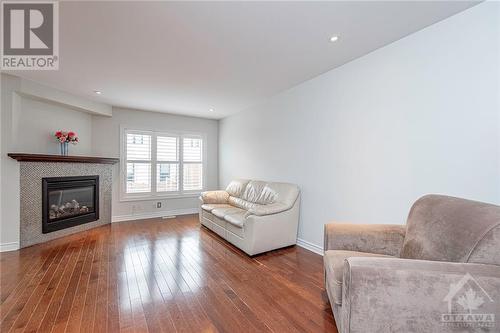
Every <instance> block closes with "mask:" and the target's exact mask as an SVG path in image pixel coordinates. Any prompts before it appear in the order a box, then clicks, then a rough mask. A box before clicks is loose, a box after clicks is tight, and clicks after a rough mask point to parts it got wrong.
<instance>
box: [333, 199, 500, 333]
mask: <svg viewBox="0 0 500 333" xmlns="http://www.w3.org/2000/svg"><path fill="white" fill-rule="evenodd" d="M324 249H325V254H324V266H325V287H326V290H327V293H328V297H329V299H330V304H331V307H332V310H333V313H334V316H335V321H336V323H337V327H338V329H339V332H341V333H347V332H363V333H368V332H384V333H385V332H476V331H477V332H479V331H480V332H500V207H499V206H495V205H491V204H486V203H481V202H476V201H470V200H465V199H459V198H453V197H447V196H441V195H428V196H424V197H422V198H420V199H419V200H417V202H415V204H414V205H413V207H412V208H411V210H410V214H409V216H408V220H407V224H406V226H402V225H401V226H400V225H373V224H372V225H368V224H367V225H359V224H358V225H356V224H339V223H331V224H327V225H325V244H324Z"/></svg>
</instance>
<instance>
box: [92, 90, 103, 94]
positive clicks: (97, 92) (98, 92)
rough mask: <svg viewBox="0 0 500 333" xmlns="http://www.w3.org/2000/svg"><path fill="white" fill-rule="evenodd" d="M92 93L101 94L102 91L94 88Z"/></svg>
mask: <svg viewBox="0 0 500 333" xmlns="http://www.w3.org/2000/svg"><path fill="white" fill-rule="evenodd" d="M94 93H96V94H97V95H100V94H102V92H100V91H99V90H94Z"/></svg>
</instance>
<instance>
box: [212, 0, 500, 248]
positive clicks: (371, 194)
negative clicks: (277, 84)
mask: <svg viewBox="0 0 500 333" xmlns="http://www.w3.org/2000/svg"><path fill="white" fill-rule="evenodd" d="M499 8H500V3H497V2H487V3H483V4H480V5H478V6H475V7H473V8H472V9H469V10H467V11H465V12H462V13H460V14H458V15H456V16H453V17H451V18H449V19H447V20H445V21H442V22H439V23H437V24H435V25H433V26H430V27H428V28H426V29H424V30H422V31H419V32H417V33H415V34H413V35H410V36H408V37H406V38H404V39H402V40H399V41H397V42H395V43H393V44H391V45H388V46H386V47H384V48H381V49H379V50H377V51H375V52H372V53H371V54H368V55H366V56H364V57H362V58H359V59H357V60H355V61H352V62H350V63H348V64H346V65H344V66H342V67H339V68H337V69H335V70H332V71H330V72H328V73H326V74H323V75H321V76H319V77H317V78H314V79H312V80H310V81H307V82H305V83H303V84H300V85H299V86H296V87H294V88H292V89H290V90H288V91H285V92H283V93H281V94H279V95H277V96H274V97H272V98H271V99H269V100H268V101H267V102H266V103H264V104H262V105H258V106H256V107H253V108H251V109H249V110H246V111H244V112H242V113H239V114H237V115H234V116H231V117H228V118H226V119H224V120H222V121H221V123H220V128H219V132H220V133H219V154H220V156H219V168H220V174H219V177H220V185H221V186H225V185H227V183H228V182H229V181H230V180H231V179H233V178H237V177H242V178H257V179H263V180H271V181H288V182H292V183H297V184H299V185H300V187H301V189H302V206H301V222H300V228H299V238H301V239H303V240H305V241H307V242H310V243H313V244H315V245H316V246H317V248H319V247H320V246H321V244H322V241H323V224H324V223H327V222H329V221H332V220H337V221H351V222H353V223H404V222H405V220H406V216H407V213H408V210H409V208H410V206H411V204H412V203H413V202H414V201H415V200H416V199H417V198H418V197H420V196H421V195H423V194H426V193H444V194H449V195H454V196H460V197H466V198H471V199H476V200H482V201H487V202H492V203H497V204H499V203H500V161H499V159H500V157H499V155H500V101H499V98H500V97H499V94H500V93H499V92H500V85H499V74H500V71H499V68H500V53H499V45H500V32H499V29H500V16H499ZM335 47H342V45H341V44H338V45H336V46H335Z"/></svg>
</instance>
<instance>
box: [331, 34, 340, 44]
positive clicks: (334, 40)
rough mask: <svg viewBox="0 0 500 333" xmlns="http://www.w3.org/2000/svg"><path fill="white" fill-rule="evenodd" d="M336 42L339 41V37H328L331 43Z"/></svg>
mask: <svg viewBox="0 0 500 333" xmlns="http://www.w3.org/2000/svg"><path fill="white" fill-rule="evenodd" d="M338 40H339V36H332V37H330V42H332V43H333V42H336V41H338Z"/></svg>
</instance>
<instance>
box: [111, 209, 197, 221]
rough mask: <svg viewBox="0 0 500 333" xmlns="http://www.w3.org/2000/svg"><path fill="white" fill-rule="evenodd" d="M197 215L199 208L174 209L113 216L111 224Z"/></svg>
mask: <svg viewBox="0 0 500 333" xmlns="http://www.w3.org/2000/svg"><path fill="white" fill-rule="evenodd" d="M196 213H198V208H183V209H172V210H163V211H161V212H153V213H142V214H133V215H117V216H112V217H111V222H112V223H116V222H125V221H134V220H144V219H154V218H158V217H163V216H172V215H188V214H196Z"/></svg>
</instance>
